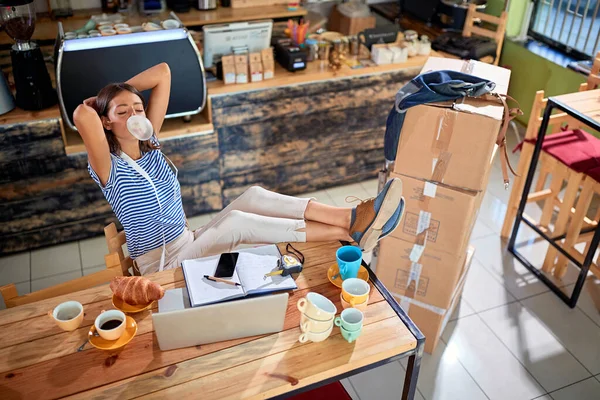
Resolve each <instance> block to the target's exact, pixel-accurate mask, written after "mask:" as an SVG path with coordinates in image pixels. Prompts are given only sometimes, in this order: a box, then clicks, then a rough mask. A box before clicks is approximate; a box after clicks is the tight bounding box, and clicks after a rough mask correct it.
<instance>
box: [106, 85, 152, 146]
mask: <svg viewBox="0 0 600 400" xmlns="http://www.w3.org/2000/svg"><path fill="white" fill-rule="evenodd" d="M132 115H142V116H146V113H145V112H144V105H143V103H142V100H141V99H140V98H139V97H138V96H137V95H136V94H134V93H131V92H130V91H128V90H123V91H121V92H120V93H119V94H117V95H116V96H115V97H114V98H113V99H112V100H111V102H110V103H109V105H108V112H107V114H106V117H103V118H102V120H103V121H102V122H103V124H104V128H106V129H108V130H111V131H112V132H113V133H114V134H115V136H116V137H117V138H118V139H124V140H130V139H135V138H134V137H133V136H132V135H131V133H129V130H128V129H127V120H128V119H129V117H131V116H132ZM135 140H137V139H135Z"/></svg>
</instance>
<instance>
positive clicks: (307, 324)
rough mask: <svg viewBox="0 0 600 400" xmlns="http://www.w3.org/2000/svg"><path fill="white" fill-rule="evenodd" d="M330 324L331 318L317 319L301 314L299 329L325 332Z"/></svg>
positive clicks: (331, 322)
mask: <svg viewBox="0 0 600 400" xmlns="http://www.w3.org/2000/svg"><path fill="white" fill-rule="evenodd" d="M331 324H333V318H331V319H328V320H327V321H318V320H316V319H312V318H311V317H308V316H306V315H305V314H302V316H301V317H300V329H301V330H302V332H325V331H326V330H327V329H329V328H331Z"/></svg>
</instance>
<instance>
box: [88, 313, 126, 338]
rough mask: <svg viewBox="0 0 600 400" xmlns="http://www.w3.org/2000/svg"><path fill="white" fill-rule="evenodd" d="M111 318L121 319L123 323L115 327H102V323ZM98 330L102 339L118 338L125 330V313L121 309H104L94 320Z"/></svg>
mask: <svg viewBox="0 0 600 400" xmlns="http://www.w3.org/2000/svg"><path fill="white" fill-rule="evenodd" d="M110 320H120V321H121V324H120V325H119V326H117V327H116V328H113V329H102V328H101V327H102V325H103V324H104V323H105V322H107V321H110ZM94 325H95V326H96V331H97V332H98V334H99V335H100V337H101V338H102V339H105V340H117V339H118V338H120V337H121V335H122V334H123V332H125V326H126V323H125V314H123V312H122V311H119V310H109V311H102V312H101V313H100V315H98V317H96V321H94Z"/></svg>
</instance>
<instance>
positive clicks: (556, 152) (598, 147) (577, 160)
mask: <svg viewBox="0 0 600 400" xmlns="http://www.w3.org/2000/svg"><path fill="white" fill-rule="evenodd" d="M526 142H528V143H533V144H535V139H527V140H526ZM519 147H520V146H518V147H517V148H519ZM515 150H516V149H515ZM542 151H545V152H546V153H548V154H550V155H551V156H553V157H554V158H556V159H557V160H559V161H560V162H562V163H563V164H565V165H566V166H568V167H569V168H571V169H572V170H573V171H576V172H586V171H588V170H590V169H592V168H596V167H600V139H598V138H596V137H595V136H593V135H590V134H589V133H587V132H585V131H582V130H581V129H575V130H572V131H565V132H559V133H553V134H550V135H548V136H546V137H545V138H544V143H543V144H542Z"/></svg>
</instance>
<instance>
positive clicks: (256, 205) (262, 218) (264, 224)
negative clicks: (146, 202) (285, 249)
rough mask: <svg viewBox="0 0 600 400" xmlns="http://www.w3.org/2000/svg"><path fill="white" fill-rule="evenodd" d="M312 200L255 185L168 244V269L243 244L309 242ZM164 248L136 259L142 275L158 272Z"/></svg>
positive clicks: (166, 267)
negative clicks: (306, 214) (307, 219)
mask: <svg viewBox="0 0 600 400" xmlns="http://www.w3.org/2000/svg"><path fill="white" fill-rule="evenodd" d="M309 201H310V199H301V198H298V197H292V196H286V195H283V194H279V193H275V192H271V191H269V190H266V189H263V188H261V187H259V186H252V187H250V188H249V189H247V190H246V191H245V192H244V193H242V195H241V196H239V197H238V198H237V199H235V200H234V201H232V202H231V204H229V205H228V206H227V207H225V208H224V209H223V210H222V211H221V212H220V213H219V214H217V215H216V216H215V217H214V218H213V219H212V220H211V221H210V222H209V223H208V224H206V225H204V226H203V227H201V228H200V229H197V230H195V231H194V232H192V231H190V230H188V229H187V228H186V229H185V231H184V232H183V233H182V234H181V235H180V236H179V237H177V238H176V239H174V240H172V241H171V242H169V243H167V246H166V254H165V269H168V268H175V267H178V266H180V265H181V262H182V261H183V260H189V259H193V258H199V257H208V256H211V255H215V254H220V253H226V252H230V251H232V250H233V249H235V248H236V247H237V246H238V245H240V244H274V243H282V242H306V232H300V231H298V230H299V229H302V228H305V227H306V223H305V221H304V212H305V211H306V207H307V206H308V202H309ZM161 253H162V247H160V248H158V249H154V250H152V251H149V252H148V253H146V254H144V255H142V256H140V257H138V258H136V260H135V263H136V265H137V267H138V269H139V271H140V273H141V274H142V275H145V274H149V273H152V272H156V271H158V269H159V265H160V256H161Z"/></svg>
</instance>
